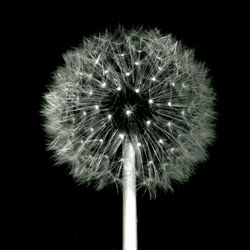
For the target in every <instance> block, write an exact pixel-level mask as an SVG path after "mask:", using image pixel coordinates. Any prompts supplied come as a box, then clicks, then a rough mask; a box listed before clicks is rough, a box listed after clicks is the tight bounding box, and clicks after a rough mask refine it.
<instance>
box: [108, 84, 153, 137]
mask: <svg viewBox="0 0 250 250" xmlns="http://www.w3.org/2000/svg"><path fill="white" fill-rule="evenodd" d="M149 99H150V97H149V94H147V93H146V94H145V93H141V92H138V93H137V92H136V91H135V90H134V89H131V88H129V87H124V88H122V89H121V91H118V92H117V93H115V94H113V95H112V96H109V97H108V99H107V100H105V101H104V103H105V106H106V107H107V108H108V109H109V112H110V113H111V114H112V121H113V125H114V128H115V129H118V130H119V131H121V132H125V133H127V134H128V135H132V134H136V133H143V131H144V129H145V125H146V121H147V120H151V119H152V112H153V109H152V105H151V104H150V103H149Z"/></svg>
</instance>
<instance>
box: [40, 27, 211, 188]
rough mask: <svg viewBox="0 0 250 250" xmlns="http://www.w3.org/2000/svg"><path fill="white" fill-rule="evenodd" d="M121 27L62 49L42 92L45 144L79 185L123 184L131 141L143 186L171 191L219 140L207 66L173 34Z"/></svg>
mask: <svg viewBox="0 0 250 250" xmlns="http://www.w3.org/2000/svg"><path fill="white" fill-rule="evenodd" d="M118 33H119V36H117V35H116V34H113V33H110V32H108V31H107V32H105V33H103V34H100V35H99V37H95V36H93V37H90V38H88V39H84V41H83V43H81V45H80V46H79V48H75V49H72V50H70V51H68V52H66V53H65V54H64V57H63V58H64V60H65V65H64V66H63V67H58V69H57V70H56V71H55V74H54V78H53V79H54V80H53V84H50V85H49V86H50V87H49V88H48V92H47V93H45V94H44V106H43V110H42V114H43V116H44V117H45V118H46V119H45V124H44V125H45V126H44V128H45V129H46V133H47V134H48V149H49V150H52V151H53V152H54V154H55V158H56V161H57V162H58V163H60V164H61V163H67V164H69V166H70V168H71V169H72V171H71V173H72V176H73V177H74V178H75V179H76V180H77V181H79V183H88V182H90V181H93V182H95V183H96V186H97V187H98V188H99V189H100V188H103V187H105V186H106V185H108V184H110V183H116V184H117V185H122V175H121V174H120V173H121V172H122V171H119V170H120V169H121V167H122V166H123V163H122V160H123V157H122V147H123V145H124V143H126V141H130V142H131V143H132V144H133V146H134V148H135V149H136V150H135V152H136V166H135V167H136V172H137V174H138V179H137V186H138V188H145V189H147V190H148V191H149V192H150V193H151V192H153V193H155V192H156V189H157V188H158V187H161V188H164V189H167V190H168V189H172V188H173V184H172V183H173V182H176V181H177V182H178V181H180V182H184V181H186V180H188V178H189V176H190V175H191V174H192V173H193V172H194V169H195V166H196V165H197V164H198V163H200V162H202V161H205V160H206V159H207V158H208V153H207V147H208V146H209V145H211V143H212V142H213V141H214V139H215V125H214V124H215V120H216V111H215V108H214V106H215V105H214V103H215V99H216V96H215V93H214V90H213V89H212V86H211V82H210V77H209V76H208V70H207V69H206V66H205V64H204V63H200V62H198V61H197V60H196V59H195V56H194V51H193V50H189V49H187V48H186V46H184V45H183V43H182V42H181V41H176V40H175V38H173V36H172V35H171V34H162V33H161V32H160V31H159V30H157V29H153V30H144V29H143V28H138V29H136V30H126V29H124V28H121V27H120V28H119V32H118ZM138 65H140V66H139V67H137V66H138ZM154 103H155V104H154ZM185 111H186V112H185ZM152 124H153V126H152ZM180 135H181V136H180ZM142 145H143V146H142Z"/></svg>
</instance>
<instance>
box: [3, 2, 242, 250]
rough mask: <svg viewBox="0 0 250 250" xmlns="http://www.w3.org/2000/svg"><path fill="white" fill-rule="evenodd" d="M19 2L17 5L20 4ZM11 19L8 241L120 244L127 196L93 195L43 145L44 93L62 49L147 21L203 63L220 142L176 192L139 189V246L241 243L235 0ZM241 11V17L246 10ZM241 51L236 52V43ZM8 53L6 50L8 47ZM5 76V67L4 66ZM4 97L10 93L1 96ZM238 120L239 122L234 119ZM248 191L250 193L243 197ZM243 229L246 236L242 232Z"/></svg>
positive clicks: (33, 10) (49, 11) (58, 245)
mask: <svg viewBox="0 0 250 250" xmlns="http://www.w3.org/2000/svg"><path fill="white" fill-rule="evenodd" d="M19 7H20V8H19ZM14 9H15V12H13V11H11V14H12V15H8V16H7V17H6V19H5V23H6V24H8V25H7V29H6V30H7V36H6V37H7V39H8V40H7V41H8V43H9V45H11V49H10V51H11V53H12V54H13V55H12V54H11V55H9V57H8V59H10V60H9V61H7V62H6V64H5V65H6V66H7V68H8V70H9V71H10V72H8V82H9V87H10V88H11V90H10V91H11V92H9V93H11V95H9V94H6V96H3V98H6V100H7V101H6V102H5V105H6V107H7V108H8V110H9V112H8V115H9V121H11V122H9V123H8V124H7V126H8V128H9V129H10V130H11V133H10V134H11V138H13V139H8V143H7V144H6V148H7V149H8V150H7V151H8V153H6V157H7V158H8V159H10V160H9V161H8V164H4V165H8V166H6V168H8V171H9V173H8V175H6V178H5V176H4V175H3V177H2V178H3V179H5V181H7V183H8V184H6V185H5V190H6V193H7V205H8V206H7V213H6V216H4V217H5V218H7V221H8V223H7V225H8V226H10V227H9V229H8V230H7V229H6V231H7V232H8V236H10V237H9V241H8V246H13V248H12V249H50V248H51V249H112V250H113V249H116V250H117V249H121V243H122V194H121V192H119V193H117V190H116V188H115V187H109V188H106V189H105V190H102V191H99V192H96V191H95V190H94V189H93V187H92V186H89V187H86V186H77V185H76V184H75V183H74V181H73V180H72V178H71V177H70V176H68V175H67V167H66V166H61V167H55V166H53V162H52V160H51V159H50V157H51V154H50V153H49V152H46V151H45V145H44V144H45V142H44V133H43V131H42V128H41V118H40V116H39V111H40V109H41V102H42V94H43V93H44V91H45V90H46V89H45V85H46V84H47V83H48V82H49V81H50V80H51V75H52V73H53V71H54V70H55V69H56V67H57V66H58V65H61V64H63V60H62V56H61V55H62V54H63V53H65V52H66V51H67V50H68V49H70V48H72V47H75V46H78V45H79V43H80V42H81V39H82V38H83V36H88V35H91V34H94V33H98V32H103V31H104V30H105V29H106V28H110V29H114V28H115V27H116V26H117V25H118V24H121V25H123V26H125V27H127V28H130V27H136V26H137V25H143V26H144V27H145V28H154V27H157V28H159V29H161V31H162V32H165V33H172V34H173V35H174V36H175V37H176V38H177V39H180V40H182V41H183V42H184V43H185V44H186V45H188V46H189V47H191V48H195V51H196V57H197V59H198V60H201V61H205V62H206V64H207V66H208V68H210V74H211V76H212V77H213V83H212V84H213V87H214V88H215V90H216V92H217V96H218V102H217V106H216V109H217V111H218V113H219V116H218V121H217V140H216V142H215V143H214V145H213V147H210V148H209V154H210V158H209V160H208V161H207V162H205V163H204V164H201V166H200V167H199V169H198V171H197V174H196V175H194V176H193V177H192V178H191V179H190V181H189V182H188V183H186V184H184V185H176V187H175V192H174V193H167V194H164V193H163V192H161V191H159V192H158V196H157V199H156V200H150V199H149V197H148V195H147V194H146V195H143V193H141V192H138V194H137V196H138V199H137V203H138V242H139V245H138V246H139V247H138V249H139V250H140V249H184V248H185V249H186V248H188V247H192V248H197V249H204V248H207V247H210V248H211V249H215V248H217V247H218V248H219V247H222V249H224V248H223V247H228V246H233V245H234V244H235V245H236V246H237V247H236V248H237V249H241V247H239V245H240V244H243V243H242V242H243V241H242V240H243V239H244V231H245V230H244V227H243V225H244V223H245V219H246V218H243V216H242V213H243V211H242V209H243V207H244V206H243V202H242V198H243V187H241V186H240V185H238V184H236V183H237V182H238V180H239V179H240V178H241V176H242V173H243V175H244V172H245V170H244V169H245V168H246V166H245V165H242V164H241V163H240V161H239V158H238V159H236V157H235V154H237V152H238V151H237V150H238V149H239V147H240V146H239V145H238V144H237V143H236V141H235V137H236V136H235V132H234V131H235V129H236V126H237V124H238V123H239V117H240V111H239V110H240V109H239V107H238V104H239V103H240V102H239V101H238V100H236V99H235V98H236V97H235V96H237V95H236V88H235V86H236V85H237V84H239V83H238V79H236V77H235V76H234V72H235V70H236V67H237V64H238V62H239V61H237V60H236V59H235V54H237V53H238V51H239V48H240V46H242V43H241V42H240V41H239V40H238V37H240V36H241V35H242V34H244V33H242V31H241V28H242V26H241V24H239V16H241V13H240V12H239V11H238V9H237V8H236V7H235V6H222V7H220V6H216V5H213V6H212V5H207V4H205V3H202V5H200V6H197V5H194V6H190V5H189V6H183V5H181V3H180V4H179V5H178V6H170V5H168V4H167V3H165V5H163V4H162V3H156V2H155V3H152V2H151V3H149V2H148V3H146V2H145V3H144V4H143V5H142V4H141V5H140V4H138V6H135V3H132V4H130V3H128V2H119V3H118V1H117V3H116V4H108V3H103V4H102V5H98V3H94V4H93V6H90V5H81V6H80V5H73V4H72V5H69V4H67V3H65V4H62V3H61V5H58V6H56V7H55V6H53V7H52V6H50V5H48V6H42V5H38V4H37V5H34V6H31V5H29V6H28V5H27V6H23V5H22V6H15V8H14ZM242 15H243V14H242ZM236 48H237V49H236ZM3 50H4V48H3ZM6 74H7V73H6ZM2 95H3V94H2ZM237 120H238V122H237ZM245 198H246V197H245ZM239 236H240V237H239Z"/></svg>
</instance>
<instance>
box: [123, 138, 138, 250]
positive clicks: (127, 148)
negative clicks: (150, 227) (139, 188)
mask: <svg viewBox="0 0 250 250" xmlns="http://www.w3.org/2000/svg"><path fill="white" fill-rule="evenodd" d="M123 158H124V165H123V250H137V215H136V175H135V151H134V148H133V145H132V143H131V142H126V143H125V144H124V146H123Z"/></svg>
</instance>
